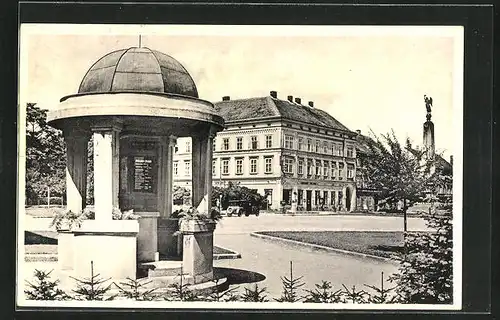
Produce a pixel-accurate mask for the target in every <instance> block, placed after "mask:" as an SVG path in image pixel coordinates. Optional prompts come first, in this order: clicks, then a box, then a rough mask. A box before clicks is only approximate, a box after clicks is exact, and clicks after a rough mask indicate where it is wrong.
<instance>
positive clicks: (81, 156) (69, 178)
mask: <svg viewBox="0 0 500 320" xmlns="http://www.w3.org/2000/svg"><path fill="white" fill-rule="evenodd" d="M88 139H89V137H88V135H85V134H83V133H81V132H75V131H71V132H69V133H68V134H67V135H66V136H65V137H64V140H65V142H66V203H67V205H66V208H67V210H68V211H72V212H74V213H78V212H80V211H82V209H83V208H85V204H86V198H87V152H88V145H87V143H88Z"/></svg>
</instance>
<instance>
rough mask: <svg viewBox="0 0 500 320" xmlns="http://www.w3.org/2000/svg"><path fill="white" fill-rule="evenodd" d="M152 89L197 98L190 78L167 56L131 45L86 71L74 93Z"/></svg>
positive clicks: (150, 90)
mask: <svg viewBox="0 0 500 320" xmlns="http://www.w3.org/2000/svg"><path fill="white" fill-rule="evenodd" d="M111 92H154V93H169V94H178V95H183V96H189V97H193V98H198V91H197V89H196V84H195V83H194V81H193V78H191V76H190V75H189V73H188V72H187V70H186V69H185V68H184V67H183V66H182V64H180V63H179V61H177V60H175V59H174V58H172V57H171V56H169V55H166V54H164V53H161V52H159V51H156V50H151V49H149V48H145V47H142V48H137V47H132V48H128V49H122V50H117V51H113V52H110V53H108V54H106V55H105V56H103V57H102V58H100V59H99V60H97V62H95V63H94V64H93V65H92V67H90V69H89V70H88V71H87V73H86V74H85V76H84V77H83V80H82V82H81V84H80V87H79V89H78V94H86V93H111Z"/></svg>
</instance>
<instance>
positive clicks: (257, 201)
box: [212, 182, 267, 208]
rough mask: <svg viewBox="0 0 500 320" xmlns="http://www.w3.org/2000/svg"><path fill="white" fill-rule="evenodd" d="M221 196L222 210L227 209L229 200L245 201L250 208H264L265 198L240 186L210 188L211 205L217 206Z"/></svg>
mask: <svg viewBox="0 0 500 320" xmlns="http://www.w3.org/2000/svg"><path fill="white" fill-rule="evenodd" d="M220 196H222V208H227V206H228V205H229V201H230V200H247V201H250V203H251V204H252V206H256V207H259V208H264V207H265V205H266V201H267V199H266V197H264V196H262V195H261V194H259V193H258V192H257V191H256V190H253V189H249V188H247V187H245V186H241V185H240V184H234V183H231V182H230V183H229V184H228V186H227V187H217V186H214V187H213V188H212V205H213V206H216V205H217V200H218V199H219V198H220Z"/></svg>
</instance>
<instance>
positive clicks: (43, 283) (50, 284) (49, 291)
mask: <svg viewBox="0 0 500 320" xmlns="http://www.w3.org/2000/svg"><path fill="white" fill-rule="evenodd" d="M51 273H52V270H51V271H49V272H46V271H42V270H36V269H35V272H34V276H35V278H36V281H35V282H34V283H31V282H29V281H26V284H27V285H28V286H29V288H30V289H28V290H24V293H25V294H26V297H27V299H28V300H67V299H68V298H69V297H68V295H67V294H66V293H65V292H64V291H62V290H61V289H59V288H58V287H57V286H58V284H59V280H56V281H50V280H49V278H50V274H51Z"/></svg>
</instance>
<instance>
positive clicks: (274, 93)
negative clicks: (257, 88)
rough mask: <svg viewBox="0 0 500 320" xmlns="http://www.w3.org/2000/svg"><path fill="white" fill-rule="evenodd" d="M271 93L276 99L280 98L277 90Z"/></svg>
mask: <svg viewBox="0 0 500 320" xmlns="http://www.w3.org/2000/svg"><path fill="white" fill-rule="evenodd" d="M269 94H270V95H271V97H273V98H274V99H277V98H278V92H276V91H270V92H269Z"/></svg>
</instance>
